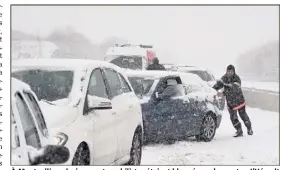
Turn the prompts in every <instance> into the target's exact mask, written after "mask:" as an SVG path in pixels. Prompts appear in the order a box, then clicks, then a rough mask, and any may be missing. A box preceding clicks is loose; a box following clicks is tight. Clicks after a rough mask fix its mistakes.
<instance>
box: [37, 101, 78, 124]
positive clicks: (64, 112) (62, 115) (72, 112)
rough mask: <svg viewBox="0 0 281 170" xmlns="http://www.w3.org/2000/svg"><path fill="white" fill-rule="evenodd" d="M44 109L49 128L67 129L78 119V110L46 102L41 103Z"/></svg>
mask: <svg viewBox="0 0 281 170" xmlns="http://www.w3.org/2000/svg"><path fill="white" fill-rule="evenodd" d="M39 105H40V107H41V108H42V111H43V114H44V117H45V119H46V123H47V126H48V128H51V129H54V128H60V127H66V126H68V125H69V124H71V123H72V122H74V121H75V119H76V118H77V116H78V114H77V108H76V107H69V106H61V105H60V106H56V105H51V104H48V103H46V102H44V101H40V102H39Z"/></svg>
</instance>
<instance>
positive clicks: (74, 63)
mask: <svg viewBox="0 0 281 170" xmlns="http://www.w3.org/2000/svg"><path fill="white" fill-rule="evenodd" d="M12 67H13V70H15V69H17V68H46V69H47V68H49V69H52V68H54V69H62V70H63V69H66V70H68V69H70V70H76V69H85V68H95V67H108V68H112V69H115V70H120V68H119V67H117V66H116V65H114V64H111V63H109V62H105V61H101V60H89V59H20V60H14V61H13V62H12Z"/></svg>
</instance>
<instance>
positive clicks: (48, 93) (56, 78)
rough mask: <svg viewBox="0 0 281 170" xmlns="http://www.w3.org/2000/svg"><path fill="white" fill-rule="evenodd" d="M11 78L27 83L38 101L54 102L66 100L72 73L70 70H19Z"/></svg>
mask: <svg viewBox="0 0 281 170" xmlns="http://www.w3.org/2000/svg"><path fill="white" fill-rule="evenodd" d="M12 77H14V78H17V79H19V80H21V81H23V82H25V83H27V84H28V85H29V86H30V87H31V89H32V91H34V93H35V94H36V96H37V98H38V100H42V99H43V100H47V101H56V100H60V99H65V98H68V96H69V94H70V92H71V89H72V84H73V77H74V72H73V71H70V70H66V71H65V70H63V71H61V70H58V71H57V70H56V71H51V70H43V69H33V70H21V71H15V72H13V73H12Z"/></svg>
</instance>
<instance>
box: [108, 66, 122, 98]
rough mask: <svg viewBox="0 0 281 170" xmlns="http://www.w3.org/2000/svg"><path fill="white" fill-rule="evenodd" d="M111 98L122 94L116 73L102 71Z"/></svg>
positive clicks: (109, 70)
mask: <svg viewBox="0 0 281 170" xmlns="http://www.w3.org/2000/svg"><path fill="white" fill-rule="evenodd" d="M104 74H105V77H106V79H107V82H108V85H109V88H110V92H111V95H112V97H115V96H118V95H120V94H122V85H121V82H120V79H119V76H118V74H117V72H115V71H113V70H111V69H105V70H104Z"/></svg>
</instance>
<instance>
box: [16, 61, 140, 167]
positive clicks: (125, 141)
mask: <svg viewBox="0 0 281 170" xmlns="http://www.w3.org/2000/svg"><path fill="white" fill-rule="evenodd" d="M12 67H13V72H12V76H13V77H16V78H18V79H20V80H22V81H24V82H26V83H27V84H29V85H30V86H31V89H32V90H33V91H34V92H35V93H36V95H37V97H38V99H39V100H41V106H42V107H43V112H44V116H45V118H46V122H47V125H48V126H49V127H50V128H51V129H52V131H53V132H62V133H64V134H66V135H67V136H68V139H69V140H68V142H67V143H66V145H65V146H67V147H68V148H69V149H70V160H69V161H68V162H67V163H66V164H67V165H122V164H127V163H128V164H134V165H139V164H140V163H141V153H142V138H143V124H142V113H141V105H140V102H139V100H138V98H137V97H136V95H135V94H134V90H133V88H132V87H131V85H130V83H129V82H128V78H127V76H126V75H124V74H123V73H122V70H121V69H120V68H119V67H117V66H115V65H113V64H110V63H108V62H103V61H95V60H79V59H32V60H17V61H13V63H12Z"/></svg>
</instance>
